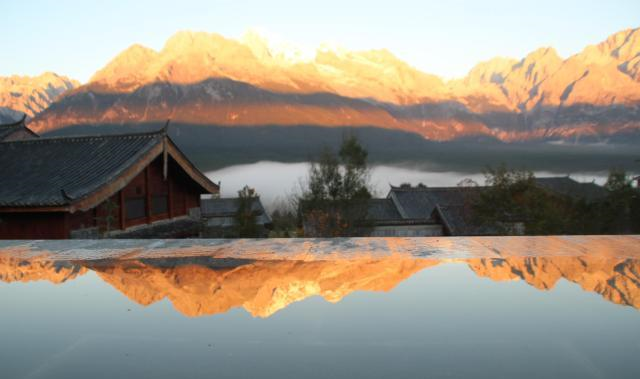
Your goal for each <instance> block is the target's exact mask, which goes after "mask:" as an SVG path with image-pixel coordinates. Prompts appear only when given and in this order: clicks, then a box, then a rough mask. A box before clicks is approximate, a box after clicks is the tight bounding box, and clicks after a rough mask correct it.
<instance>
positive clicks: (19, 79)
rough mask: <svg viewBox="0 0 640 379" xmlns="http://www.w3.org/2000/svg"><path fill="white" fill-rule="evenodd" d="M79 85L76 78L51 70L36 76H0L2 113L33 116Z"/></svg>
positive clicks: (0, 105) (9, 116)
mask: <svg viewBox="0 0 640 379" xmlns="http://www.w3.org/2000/svg"><path fill="white" fill-rule="evenodd" d="M79 85H80V83H78V82H77V81H75V80H71V79H69V78H67V77H64V76H60V75H57V74H54V73H51V72H46V73H44V74H42V75H40V76H36V77H29V76H9V77H0V114H1V115H3V116H4V118H6V119H10V118H11V119H15V117H14V116H16V115H17V114H20V116H21V115H22V113H26V114H27V116H28V117H33V116H35V115H36V114H38V113H40V112H42V111H43V110H44V109H46V108H47V107H48V106H49V105H50V104H51V103H53V102H54V101H56V100H57V99H58V98H59V97H60V95H62V94H63V93H65V92H66V91H69V90H70V89H73V88H75V87H78V86H79ZM2 108H4V109H5V110H4V111H2V110H1V109H2ZM18 118H19V117H18Z"/></svg>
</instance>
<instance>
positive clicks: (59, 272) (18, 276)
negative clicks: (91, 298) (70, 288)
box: [0, 257, 87, 284]
mask: <svg viewBox="0 0 640 379" xmlns="http://www.w3.org/2000/svg"><path fill="white" fill-rule="evenodd" d="M86 272H87V269H86V268H84V267H82V266H81V265H77V264H73V263H71V262H62V261H50V260H39V259H26V258H25V259H22V258H13V257H11V258H0V281H1V282H5V283H12V282H32V281H40V280H46V281H49V282H51V283H54V284H60V283H64V282H66V281H67V280H73V279H75V278H77V277H78V276H81V275H84V274H85V273H86Z"/></svg>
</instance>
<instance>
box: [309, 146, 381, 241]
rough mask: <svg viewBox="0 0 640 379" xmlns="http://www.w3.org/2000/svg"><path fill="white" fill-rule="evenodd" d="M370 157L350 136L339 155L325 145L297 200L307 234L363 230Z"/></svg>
mask: <svg viewBox="0 0 640 379" xmlns="http://www.w3.org/2000/svg"><path fill="white" fill-rule="evenodd" d="M367 156H368V153H367V151H366V149H364V147H362V145H360V143H359V142H358V140H357V138H356V137H355V136H349V137H346V138H345V139H343V141H342V145H341V146H340V150H339V151H338V154H335V153H334V152H332V151H331V150H330V149H328V148H325V149H324V150H323V151H322V153H321V154H320V157H319V158H318V159H317V160H316V161H314V162H312V163H311V167H310V168H309V179H308V183H307V185H306V188H305V189H304V190H303V193H302V195H301V196H300V197H299V199H298V207H299V211H300V215H301V217H302V222H303V223H304V225H305V234H306V235H308V236H318V237H339V236H349V235H354V234H355V233H356V232H357V231H358V230H361V231H363V232H364V230H365V229H366V228H367V221H366V218H367V205H368V204H367V200H368V199H370V198H371V190H370V185H369V170H368V167H367Z"/></svg>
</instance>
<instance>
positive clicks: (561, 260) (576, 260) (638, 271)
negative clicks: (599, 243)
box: [469, 256, 640, 309]
mask: <svg viewBox="0 0 640 379" xmlns="http://www.w3.org/2000/svg"><path fill="white" fill-rule="evenodd" d="M469 267H470V268H471V269H472V270H473V271H474V272H475V273H476V274H478V275H479V276H483V277H487V278H490V279H492V280H496V281H505V280H524V281H525V282H526V283H527V284H530V285H532V286H533V287H535V288H537V289H539V290H544V291H547V290H550V289H552V288H553V287H555V285H556V284H557V283H558V281H559V280H560V279H565V280H568V281H570V282H573V283H576V284H578V285H579V286H580V287H582V289H584V290H585V291H589V292H595V293H597V294H599V295H601V296H602V297H604V298H605V299H607V300H608V301H611V302H613V303H616V304H622V305H628V306H632V307H634V308H636V309H640V262H638V261H637V260H631V259H615V258H605V257H598V256H584V257H553V258H549V257H510V258H505V259H480V260H475V261H474V260H472V261H469Z"/></svg>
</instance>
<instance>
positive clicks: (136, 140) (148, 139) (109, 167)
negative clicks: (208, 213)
mask: <svg viewBox="0 0 640 379" xmlns="http://www.w3.org/2000/svg"><path fill="white" fill-rule="evenodd" d="M164 138H167V139H168V137H166V135H165V134H164V133H158V132H155V133H140V134H126V135H105V136H86V137H56V138H40V139H33V140H25V141H14V142H4V143H0V162H1V163H0V183H2V185H0V207H60V206H67V205H70V204H72V203H73V202H74V201H76V200H80V199H83V198H85V197H87V196H89V195H91V194H93V193H94V192H96V191H97V190H99V189H101V188H103V187H104V186H106V185H107V184H110V183H112V182H113V181H114V180H115V179H116V178H118V177H119V176H120V175H122V174H123V173H124V172H125V171H127V170H128V169H130V168H131V167H132V166H133V165H134V164H135V163H137V162H139V161H140V160H141V159H142V158H145V157H146V158H147V159H152V158H154V157H155V156H154V157H151V156H149V154H152V153H153V154H158V155H159V153H160V152H161V151H162V150H161V147H160V146H158V145H161V144H162V143H163V141H164ZM167 143H168V144H170V145H171V146H174V145H173V144H172V143H171V142H170V140H169V142H167ZM152 150H153V152H152ZM180 158H183V157H180ZM184 160H185V161H186V158H184ZM186 162H188V161H186ZM188 164H190V163H188ZM197 176H198V177H197V178H195V180H199V181H200V182H202V183H204V184H205V186H208V185H209V184H210V185H211V186H215V185H214V184H213V183H210V182H209V181H208V179H206V178H205V179H202V178H204V175H197ZM200 176H201V177H200ZM203 180H206V181H207V182H204V181H203Z"/></svg>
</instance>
